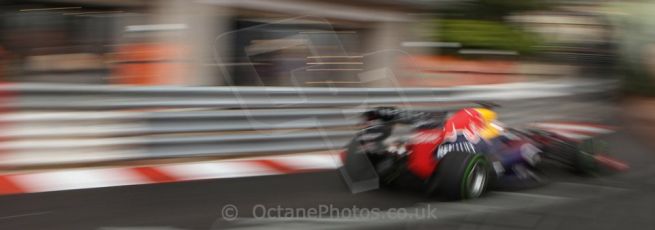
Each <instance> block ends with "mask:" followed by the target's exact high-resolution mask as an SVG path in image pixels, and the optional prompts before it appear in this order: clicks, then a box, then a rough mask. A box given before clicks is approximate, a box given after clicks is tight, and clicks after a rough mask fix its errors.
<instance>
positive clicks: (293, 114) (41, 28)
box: [0, 0, 655, 229]
mask: <svg viewBox="0 0 655 230" xmlns="http://www.w3.org/2000/svg"><path fill="white" fill-rule="evenodd" d="M654 14H655V1H646V0H632V1H631V0H628V1H626V0H622V1H619V0H616V1H612V0H515V1H512V0H3V1H0V171H1V172H2V173H3V174H2V175H14V174H15V173H19V174H20V173H32V172H49V171H50V170H67V169H78V168H87V167H88V168H94V167H114V166H117V167H123V166H126V165H129V166H134V165H152V164H168V163H180V162H188V161H193V162H196V161H208V160H216V159H223V158H238V157H243V156H261V155H268V154H271V153H276V154H278V153H284V154H287V153H299V152H301V153H306V152H309V151H325V150H335V149H339V148H340V147H341V146H342V144H343V143H345V141H347V140H348V138H350V137H351V135H352V132H354V130H355V129H354V128H355V125H356V124H357V120H356V119H357V117H358V115H359V114H360V113H361V112H362V111H363V109H365V108H370V107H372V106H376V105H380V104H382V105H397V106H401V107H403V106H406V107H413V106H417V105H424V104H429V102H431V101H430V100H428V99H431V98H435V101H440V102H452V101H456V100H458V99H459V100H464V101H467V100H473V99H475V100H487V99H488V100H501V101H503V103H500V104H501V105H503V106H504V110H503V111H501V113H500V119H501V121H502V120H504V121H506V122H507V123H509V124H513V125H514V124H516V125H520V124H525V123H529V122H534V121H541V120H553V119H557V120H575V121H585V122H588V121H591V122H599V123H610V124H611V125H614V126H616V127H619V128H621V130H627V131H626V132H627V133H629V134H626V135H628V136H629V137H630V138H627V139H631V138H632V135H634V136H636V137H638V138H640V139H639V140H642V142H640V143H645V145H649V144H652V141H650V140H651V139H652V137H653V135H655V98H653V96H655V61H654V60H655V17H653V16H654ZM416 88H421V89H416ZM375 89H380V91H375ZM403 89H407V91H403ZM413 90H414V91H413ZM426 95H427V96H426ZM424 96H425V97H424ZM426 98H427V99H426ZM444 104H447V103H442V104H438V107H439V106H444ZM447 105H448V106H451V105H452V104H447ZM419 107H420V106H419ZM621 132H623V131H621ZM621 135H624V134H623V133H622V134H621ZM622 137H624V136H622ZM626 143H628V142H619V144H618V145H630V146H635V145H633V144H626ZM653 147H655V146H650V147H647V148H644V149H639V150H634V152H638V153H639V154H642V153H644V154H650V152H651V150H652V148H653ZM635 148H636V147H635ZM630 151H632V150H630ZM639 154H637V155H631V156H630V157H627V158H630V162H631V163H634V162H637V166H635V167H634V168H639V167H642V166H643V168H644V169H645V168H649V167H651V166H652V165H649V164H650V163H648V162H650V161H645V160H643V159H646V158H645V157H643V156H644V155H639ZM637 156H638V157H637ZM648 159H650V158H648ZM639 163H641V165H639ZM2 175H0V194H14V193H21V192H24V191H23V190H21V189H20V186H18V185H16V186H17V187H18V188H16V186H15V185H13V184H12V183H10V182H7V180H8V179H2V178H5V177H2ZM640 175H646V174H640ZM654 175H655V174H654ZM7 178H9V177H7ZM78 179H79V178H75V177H70V180H71V181H76V180H78ZM332 179H334V178H332ZM80 180H81V179H80ZM34 181H36V182H39V181H41V182H43V181H45V180H44V179H42V180H33V182H34ZM307 181H317V180H310V179H308V180H307ZM48 183H50V185H53V184H54V183H55V182H48ZM626 183H627V184H630V183H631V182H626ZM288 184H292V185H293V184H296V183H295V182H293V183H292V182H289V183H288ZM10 185H11V186H10ZM53 186H54V185H53ZM57 186H58V185H57ZM57 186H54V187H57ZM62 186H63V185H62ZM247 186H251V185H247ZM247 186H246V187H247ZM64 187H66V186H64ZM81 187H83V186H81ZM81 187H75V186H72V187H66V189H71V188H81ZM291 187H293V186H291ZM7 188H10V189H7ZM249 188H252V187H249ZM52 190H58V189H49V188H47V189H44V190H38V191H52ZM255 190H257V189H255ZM176 191H177V190H176ZM193 191H199V190H193ZM341 192H343V191H341ZM171 193H175V191H172V192H171ZM235 193H238V192H235ZM279 193H280V194H284V192H279ZM591 193H593V192H591ZM144 196H146V197H147V196H149V195H144ZM202 196H203V195H201V197H202ZM262 197H264V196H263V195H262ZM7 199H10V198H7ZM17 199H20V198H17ZM44 199H46V198H44ZM47 199H49V198H47ZM47 199H46V200H47ZM71 199H72V198H71ZM162 199H166V198H162ZM269 199H275V198H270V197H269ZM289 199H292V198H289ZM347 199H349V198H347ZM651 201H652V200H651ZM12 202H13V201H12ZM21 202H23V201H20V200H19V201H16V203H15V204H20V203H21ZM44 202H45V201H44ZM120 202H122V201H118V203H120ZM166 202H171V206H175V205H180V207H181V206H183V205H182V204H179V203H175V202H176V201H175V200H174V201H170V200H167V201H166ZM180 202H181V201H180ZM412 202H414V200H412ZM0 203H2V202H0ZM10 203H11V202H10ZM27 203H29V201H27ZM126 203H129V202H126ZM153 203H154V202H153ZM192 203H193V202H189V203H188V204H189V205H190V204H192ZM209 203H211V202H209ZM642 203H646V204H647V203H648V202H642ZM101 205H106V204H102V203H101ZM28 206H29V205H28ZM154 206H155V205H153V207H154ZM143 207H144V208H146V209H147V208H148V207H149V206H148V204H145V205H143ZM124 208H125V207H120V208H116V210H119V209H121V210H122V209H124ZM7 210H9V211H7V212H10V211H11V210H12V208H8V209H7ZM108 210H110V211H111V209H108ZM180 210H184V209H180ZM207 212H210V211H207ZM82 213H83V211H82ZM646 213H648V212H646ZM650 213H651V214H652V209H651V212H650ZM10 214H11V215H22V214H21V213H18V214H16V213H9V214H7V215H10ZM69 214H70V213H69ZM113 214H115V215H118V214H117V213H113ZM103 215H104V214H103ZM73 216H74V215H73ZM160 216H161V215H160ZM206 217H208V216H204V218H206ZM94 218H96V217H94ZM97 218H98V219H93V218H91V217H89V218H87V219H86V221H87V222H80V223H87V224H88V223H91V222H94V221H100V220H99V217H97ZM120 218H125V219H129V217H125V216H123V217H118V216H117V217H116V219H120ZM135 218H137V217H135ZM138 218H144V219H147V218H158V217H156V216H155V217H141V216H139V217H138ZM1 219H2V218H0V220H1ZM55 219H56V218H55ZM62 219H65V218H62ZM79 219H83V218H82V217H79ZM191 219H193V218H189V219H183V220H180V221H181V222H183V221H187V222H186V223H190V220H191ZM151 220H152V219H151ZM103 221H105V220H103ZM171 221H172V220H171ZM136 222H139V221H136ZM35 223H36V221H35ZM44 223H45V222H44ZM55 223H59V222H56V221H55ZM21 224H24V223H20V222H16V224H15V225H11V226H13V227H16V229H19V228H20V226H21ZM92 225H93V224H90V225H89V226H92ZM31 226H33V228H34V229H39V228H40V229H43V226H40V227H39V226H38V225H31ZM53 226H58V227H61V229H75V228H66V227H67V226H68V225H66V224H64V223H59V225H56V224H55V225H53ZM651 226H652V225H651ZM0 228H2V227H0ZM20 229H22V228H20ZM25 229H30V228H25Z"/></svg>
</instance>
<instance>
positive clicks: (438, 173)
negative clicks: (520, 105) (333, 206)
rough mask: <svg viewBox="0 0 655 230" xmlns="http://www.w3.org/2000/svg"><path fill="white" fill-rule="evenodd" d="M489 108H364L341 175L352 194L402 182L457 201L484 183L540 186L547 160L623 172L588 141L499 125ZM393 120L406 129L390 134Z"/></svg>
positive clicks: (582, 169)
mask: <svg viewBox="0 0 655 230" xmlns="http://www.w3.org/2000/svg"><path fill="white" fill-rule="evenodd" d="M495 106H497V105H495V104H492V103H481V106H480V107H477V108H464V109H460V110H458V111H455V112H451V113H448V115H446V116H436V115H435V114H433V113H426V112H415V111H403V110H399V109H396V108H392V107H381V108H376V109H373V110H369V111H367V112H365V113H364V114H363V117H364V121H365V123H366V127H365V128H364V129H362V130H361V131H360V132H358V133H357V135H356V136H355V137H354V138H353V139H352V141H351V142H350V143H349V144H348V145H347V146H346V150H345V151H344V152H343V154H342V160H343V167H341V169H340V171H341V174H342V176H343V178H344V180H345V182H346V184H347V185H348V186H349V188H350V189H351V191H352V192H353V193H356V192H362V191H367V190H371V189H377V188H379V187H380V185H382V186H401V187H408V188H412V189H419V190H423V191H425V192H426V193H427V194H428V195H439V196H441V197H443V198H446V199H449V200H461V199H471V198H477V197H479V196H481V195H482V194H483V193H484V192H485V191H486V190H488V189H491V188H509V189H512V188H524V187H531V186H536V185H541V184H543V183H544V181H546V180H545V178H544V175H543V173H542V171H541V169H540V168H541V167H542V165H544V164H546V163H548V164H550V165H553V164H555V165H558V166H561V167H562V168H567V169H570V170H572V171H574V172H577V173H583V174H595V173H598V172H600V171H607V169H612V170H625V169H627V166H626V165H625V164H624V163H622V162H620V161H618V160H615V159H613V158H610V157H609V156H607V155H606V154H604V153H603V152H602V148H601V147H599V146H598V145H597V144H596V143H595V142H594V139H592V138H590V139H586V140H580V139H577V138H573V137H571V135H566V134H565V133H562V132H557V129H558V127H557V126H556V125H551V126H548V125H545V126H544V125H542V126H537V127H531V128H525V129H511V128H505V127H503V126H502V125H501V124H500V123H498V122H497V121H496V112H494V111H493V108H494V107H495ZM439 117H443V118H441V119H440V118H439ZM399 124H404V125H408V126H410V127H411V128H412V129H411V132H410V134H409V135H405V137H401V138H390V137H391V136H392V133H393V131H394V127H395V126H396V125H399ZM560 128H561V127H560ZM591 129H593V127H592V128H591ZM597 129H602V128H597Z"/></svg>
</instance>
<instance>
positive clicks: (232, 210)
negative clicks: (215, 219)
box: [221, 204, 239, 221]
mask: <svg viewBox="0 0 655 230" xmlns="http://www.w3.org/2000/svg"><path fill="white" fill-rule="evenodd" d="M221 217H223V219H224V220H227V221H233V220H236V219H237V217H239V209H237V207H236V206H234V205H233V204H228V205H225V206H223V208H222V209H221Z"/></svg>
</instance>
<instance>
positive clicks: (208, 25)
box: [0, 0, 426, 86]
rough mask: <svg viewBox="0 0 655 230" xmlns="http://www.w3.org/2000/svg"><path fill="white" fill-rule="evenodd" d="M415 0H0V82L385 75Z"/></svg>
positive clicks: (275, 81)
mask: <svg viewBox="0 0 655 230" xmlns="http://www.w3.org/2000/svg"><path fill="white" fill-rule="evenodd" d="M425 4H426V3H425V2H424V1H409V0H406V1H390V0H382V1H373V0H357V1H345V0H337V1H320V0H311V1H302V0H276V1H266V0H194V1H188V0H40V1H25V0H20V1H19V0H15V1H5V2H4V3H2V7H1V10H0V13H1V15H0V21H1V23H2V24H1V27H0V30H1V31H2V32H1V33H0V34H1V36H0V59H1V60H3V61H2V62H1V63H2V64H1V65H2V66H0V71H2V76H1V77H2V78H3V80H5V81H18V82H29V81H38V82H73V83H100V84H112V83H116V84H138V85H139V84H146V85H152V84H155V85H160V84H174V85H283V86H326V85H339V86H373V85H375V86H385V85H393V84H394V82H395V80H396V79H395V77H396V75H398V73H397V71H399V70H397V69H396V68H395V63H396V62H395V61H394V60H396V59H397V57H398V56H402V55H407V54H406V53H405V52H404V51H403V50H402V49H401V47H400V44H401V43H402V42H403V41H405V40H411V37H412V36H413V35H412V34H413V33H412V31H411V28H412V27H411V25H412V23H414V22H415V20H414V18H413V17H414V16H413V15H415V13H419V12H422V11H424V10H425V9H426V5H425Z"/></svg>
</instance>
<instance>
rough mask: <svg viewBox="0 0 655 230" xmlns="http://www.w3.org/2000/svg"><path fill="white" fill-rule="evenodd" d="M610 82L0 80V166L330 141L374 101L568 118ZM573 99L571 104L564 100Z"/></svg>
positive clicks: (259, 150) (350, 128)
mask: <svg viewBox="0 0 655 230" xmlns="http://www.w3.org/2000/svg"><path fill="white" fill-rule="evenodd" d="M614 85H615V84H614V83H613V82H609V81H604V82H598V81H571V82H539V83H513V84H503V85H490V86H468V87H453V88H429V89H428V88H404V89H403V88H399V89H395V88H289V87H128V86H98V85H92V86H91V85H60V84H15V85H2V86H0V90H2V91H5V92H10V94H11V95H14V96H13V98H12V100H9V101H8V102H7V104H6V105H5V106H6V107H8V108H11V110H10V111H12V112H11V113H5V114H2V115H0V122H2V123H3V124H9V125H4V126H3V127H2V129H3V130H2V132H1V134H0V135H1V136H2V137H4V138H3V141H1V142H0V150H2V151H0V152H1V153H2V156H0V166H5V167H18V166H32V165H43V164H46V165H47V164H66V163H87V162H97V161H115V160H131V159H149V158H168V157H195V156H231V155H235V154H267V153H279V152H303V151H313V150H325V149H335V148H340V147H341V146H343V145H344V144H345V143H346V141H348V140H349V138H350V137H351V136H352V134H353V133H354V131H355V125H356V124H357V123H358V121H359V120H358V116H359V114H361V112H363V111H365V110H366V108H370V107H373V106H378V105H394V106H399V107H403V108H408V109H415V110H423V111H442V110H449V109H452V108H454V107H460V106H464V105H465V104H466V103H465V102H467V101H475V100H492V101H498V102H500V103H501V104H502V105H504V106H505V107H504V108H501V109H500V110H501V112H500V115H501V119H503V117H507V118H510V119H507V120H508V121H509V123H513V124H514V123H524V122H529V121H531V120H539V119H540V118H558V117H566V116H567V114H571V113H572V112H580V111H581V110H580V109H576V108H581V107H584V106H585V105H589V107H591V108H595V109H597V108H602V106H603V105H602V103H600V104H599V102H597V101H595V100H594V99H595V98H597V97H598V96H601V95H608V94H610V93H611V92H612V89H613V87H614ZM563 100H567V101H569V103H562V102H563ZM463 102H464V103H463ZM444 103H446V105H445V104H444ZM462 103H463V104H462ZM571 104H575V106H574V107H575V108H570V107H566V105H571ZM582 112H590V110H589V108H586V109H585V111H582ZM594 114H596V115H597V114H600V113H594ZM507 120H506V121H507Z"/></svg>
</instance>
